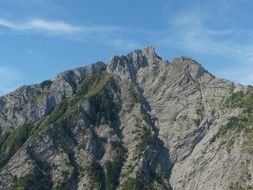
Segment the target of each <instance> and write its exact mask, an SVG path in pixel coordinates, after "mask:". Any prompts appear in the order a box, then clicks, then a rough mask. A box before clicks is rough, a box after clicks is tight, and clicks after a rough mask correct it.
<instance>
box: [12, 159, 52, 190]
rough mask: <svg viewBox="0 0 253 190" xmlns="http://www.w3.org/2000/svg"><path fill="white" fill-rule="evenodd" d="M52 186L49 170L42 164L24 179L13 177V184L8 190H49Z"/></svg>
mask: <svg viewBox="0 0 253 190" xmlns="http://www.w3.org/2000/svg"><path fill="white" fill-rule="evenodd" d="M52 185H53V183H52V181H51V176H50V168H49V167H48V165H47V164H45V163H44V164H41V166H36V167H35V169H34V170H33V172H32V173H30V174H27V175H26V176H24V177H21V178H19V179H17V178H16V177H15V178H14V184H13V185H12V186H11V187H10V188H9V189H8V190H51V189H52Z"/></svg>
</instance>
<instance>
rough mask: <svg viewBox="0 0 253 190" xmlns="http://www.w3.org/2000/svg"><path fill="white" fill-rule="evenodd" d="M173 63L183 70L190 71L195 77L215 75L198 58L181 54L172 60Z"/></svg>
mask: <svg viewBox="0 0 253 190" xmlns="http://www.w3.org/2000/svg"><path fill="white" fill-rule="evenodd" d="M171 64H172V65H174V66H175V67H178V69H179V70H180V71H181V72H184V73H190V74H191V76H192V77H193V78H195V79H199V78H201V77H204V76H207V77H212V78H213V77H214V76H213V75H211V74H210V73H209V72H208V71H207V70H206V69H205V68H204V67H203V66H202V65H201V64H199V63H198V62H197V61H196V60H194V59H192V58H190V57H187V56H181V57H178V58H175V59H174V60H173V61H172V62H171Z"/></svg>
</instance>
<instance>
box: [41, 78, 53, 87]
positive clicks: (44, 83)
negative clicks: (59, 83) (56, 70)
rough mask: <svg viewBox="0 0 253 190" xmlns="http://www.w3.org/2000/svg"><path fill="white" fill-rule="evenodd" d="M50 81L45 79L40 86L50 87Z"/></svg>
mask: <svg viewBox="0 0 253 190" xmlns="http://www.w3.org/2000/svg"><path fill="white" fill-rule="evenodd" d="M52 83H53V82H52V81H51V80H45V81H43V82H42V83H41V84H40V85H41V87H42V88H50V87H51V85H52Z"/></svg>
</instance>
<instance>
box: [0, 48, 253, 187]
mask: <svg viewBox="0 0 253 190" xmlns="http://www.w3.org/2000/svg"><path fill="white" fill-rule="evenodd" d="M252 109H253V90H252V89H251V88H248V87H244V86H241V85H237V84H234V83H232V82H229V81H226V80H223V79H218V78H216V77H214V76H213V75H211V74H210V73H208V72H207V71H206V70H205V69H204V68H203V67H202V66H201V65H200V64H198V63H197V62H196V61H195V60H192V59H190V58H188V57H180V58H177V59H175V60H173V61H172V62H171V63H169V62H167V61H164V60H163V59H162V58H161V57H159V56H158V55H157V54H156V53H155V50H154V48H153V47H148V48H146V49H144V50H135V51H133V52H131V53H129V54H128V55H126V56H121V57H119V56H115V57H113V58H112V59H111V60H110V61H109V63H108V64H107V65H106V64H104V63H102V62H98V63H95V64H91V65H89V66H87V67H83V68H78V69H74V70H69V71H66V72H63V73H61V74H59V75H58V76H56V78H55V79H54V80H53V81H44V82H42V83H41V84H37V85H32V86H25V87H22V88H19V89H17V90H16V91H15V92H13V93H10V94H9V95H7V96H4V97H1V98H0V129H1V136H0V189H36V190H37V189H43V190H44V189H71V190H72V189H73V190H76V189H78V190H82V189H109V190H112V189H123V190H128V189H175V190H187V189H189V190H192V189H196V190H197V189H199V190H202V189H210V190H211V189H217V190H219V189H220V190H224V189H252V188H253V181H252V179H251V178H252V177H251V176H252V174H253V167H252V162H253V154H252V153H253V148H252V145H253V142H252V139H253V138H252V137H253V132H252V131H253V130H252V123H253V119H252V118H253V117H252V116H253V112H252Z"/></svg>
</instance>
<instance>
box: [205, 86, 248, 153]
mask: <svg viewBox="0 0 253 190" xmlns="http://www.w3.org/2000/svg"><path fill="white" fill-rule="evenodd" d="M224 106H225V108H241V109H242V113H241V114H240V115H239V116H237V117H232V118H230V120H229V121H228V123H227V124H226V125H223V126H221V127H220V128H219V131H218V132H217V134H215V135H214V136H213V137H212V138H211V139H210V143H213V142H215V140H216V139H218V138H221V137H224V136H226V135H227V134H230V135H229V136H227V137H226V138H223V141H222V145H225V146H226V149H227V150H230V147H231V146H232V145H233V144H234V137H235V135H236V134H237V133H241V132H245V138H244V141H245V142H246V141H249V139H251V138H252V136H253V131H252V129H251V127H250V126H252V124H253V113H252V110H253V91H252V90H248V91H247V92H245V93H244V92H242V91H239V92H236V93H234V94H232V95H231V96H230V97H229V98H228V99H227V100H226V101H225V103H224Z"/></svg>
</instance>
